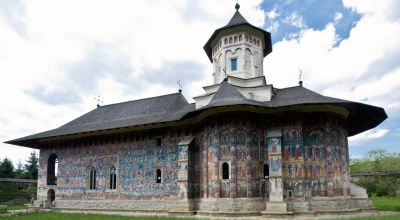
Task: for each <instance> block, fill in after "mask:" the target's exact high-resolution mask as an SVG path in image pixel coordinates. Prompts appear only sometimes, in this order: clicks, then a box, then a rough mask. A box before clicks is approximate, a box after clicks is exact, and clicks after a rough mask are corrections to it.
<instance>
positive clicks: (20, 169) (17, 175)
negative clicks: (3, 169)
mask: <svg viewBox="0 0 400 220" xmlns="http://www.w3.org/2000/svg"><path fill="white" fill-rule="evenodd" d="M24 177H25V170H24V165H22V163H21V160H20V161H19V162H18V163H17V169H15V178H18V179H23V178H24Z"/></svg>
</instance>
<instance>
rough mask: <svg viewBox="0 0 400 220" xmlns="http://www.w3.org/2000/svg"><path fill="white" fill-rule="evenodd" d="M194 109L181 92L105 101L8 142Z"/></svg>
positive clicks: (156, 119)
mask: <svg viewBox="0 0 400 220" xmlns="http://www.w3.org/2000/svg"><path fill="white" fill-rule="evenodd" d="M193 110H195V105H194V104H189V103H188V102H187V100H186V99H185V97H184V96H183V95H182V94H180V93H174V94H169V95H163V96H158V97H152V98H146V99H140V100H135V101H129V102H123V103H117V104H111V105H105V106H100V107H98V108H96V109H94V110H92V111H90V112H88V113H86V114H84V115H82V116H81V117H79V118H77V119H75V120H73V121H71V122H69V123H67V124H65V125H63V126H61V127H59V128H56V129H54V130H50V131H46V132H42V133H38V134H34V135H30V136H27V137H23V138H19V139H15V140H12V141H8V142H6V143H10V144H20V143H22V142H24V141H26V140H32V139H40V138H46V137H54V136H61V135H68V134H77V133H83V132H91V131H99V130H106V129H113V128H123V127H130V126H135V125H143V124H152V123H160V122H169V121H175V120H179V119H181V118H182V116H184V115H185V114H186V113H188V112H191V111H193Z"/></svg>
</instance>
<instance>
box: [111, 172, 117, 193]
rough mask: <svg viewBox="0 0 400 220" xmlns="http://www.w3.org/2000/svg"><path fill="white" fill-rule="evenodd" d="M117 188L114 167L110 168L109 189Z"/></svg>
mask: <svg viewBox="0 0 400 220" xmlns="http://www.w3.org/2000/svg"><path fill="white" fill-rule="evenodd" d="M116 188H117V169H116V168H115V166H112V167H111V168H110V189H116Z"/></svg>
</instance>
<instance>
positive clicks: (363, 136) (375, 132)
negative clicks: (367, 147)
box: [349, 128, 389, 146]
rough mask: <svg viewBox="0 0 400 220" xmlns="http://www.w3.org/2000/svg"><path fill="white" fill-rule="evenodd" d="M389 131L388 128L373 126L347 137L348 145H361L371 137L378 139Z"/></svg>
mask: <svg viewBox="0 0 400 220" xmlns="http://www.w3.org/2000/svg"><path fill="white" fill-rule="evenodd" d="M388 133H389V129H381V128H375V129H372V130H369V131H366V132H363V133H360V134H358V135H355V136H353V137H350V138H349V145H350V146H354V145H361V144H363V143H366V142H368V141H369V140H371V139H378V138H382V137H384V136H386V135H387V134H388Z"/></svg>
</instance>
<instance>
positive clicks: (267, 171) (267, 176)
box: [264, 164, 269, 179]
mask: <svg viewBox="0 0 400 220" xmlns="http://www.w3.org/2000/svg"><path fill="white" fill-rule="evenodd" d="M268 178H269V167H268V164H264V179H268Z"/></svg>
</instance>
